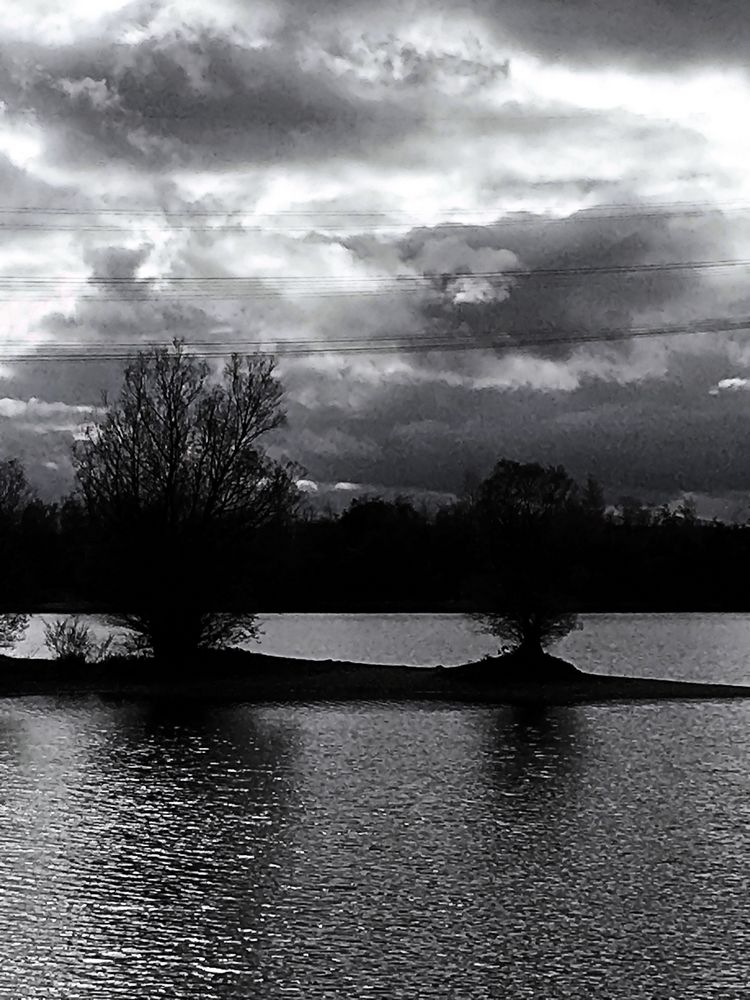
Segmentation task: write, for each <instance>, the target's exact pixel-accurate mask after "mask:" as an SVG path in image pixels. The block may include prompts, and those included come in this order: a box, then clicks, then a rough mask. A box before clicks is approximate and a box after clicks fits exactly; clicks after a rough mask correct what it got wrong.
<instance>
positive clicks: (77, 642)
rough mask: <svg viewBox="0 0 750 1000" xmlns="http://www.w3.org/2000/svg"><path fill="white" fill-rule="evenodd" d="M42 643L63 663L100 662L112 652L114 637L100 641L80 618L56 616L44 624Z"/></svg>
mask: <svg viewBox="0 0 750 1000" xmlns="http://www.w3.org/2000/svg"><path fill="white" fill-rule="evenodd" d="M44 643H45V645H46V647H47V649H48V650H49V651H50V653H52V655H53V656H54V658H55V659H56V660H61V661H62V662H64V663H101V662H102V660H106V659H107V657H108V656H110V655H111V653H112V646H113V643H114V637H113V636H111V635H110V636H108V637H107V638H106V639H104V640H103V641H102V642H97V640H96V639H95V638H94V636H93V635H92V632H91V629H90V628H89V626H88V625H85V624H84V623H83V622H82V621H81V620H80V618H78V617H77V616H73V617H71V618H58V619H57V621H54V622H48V623H47V624H46V625H45V626H44Z"/></svg>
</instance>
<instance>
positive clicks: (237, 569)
mask: <svg viewBox="0 0 750 1000" xmlns="http://www.w3.org/2000/svg"><path fill="white" fill-rule="evenodd" d="M103 402H104V413H105V416H104V417H103V419H102V420H101V422H99V423H98V424H96V425H94V426H92V427H90V428H89V429H88V431H87V432H86V436H85V439H84V440H83V441H80V442H78V443H77V445H76V446H75V448H74V464H75V470H76V476H77V481H78V490H79V493H80V495H81V498H82V500H83V502H84V504H85V507H86V510H87V512H88V516H89V518H90V521H91V524H92V527H93V528H94V529H95V530H96V531H97V532H98V536H97V537H98V539H99V542H100V544H101V543H103V544H104V547H105V549H106V551H107V553H108V558H109V559H110V560H114V561H115V564H116V565H115V566H110V569H111V570H112V573H111V574H110V579H111V580H112V579H114V580H117V581H118V585H117V586H115V587H110V589H109V595H108V600H109V601H110V603H111V602H112V601H113V600H116V601H117V602H119V605H120V606H119V607H117V608H116V610H115V612H114V614H113V615H112V617H113V618H115V619H116V620H119V622H120V623H121V624H124V625H125V626H127V627H128V628H129V629H130V630H131V631H132V632H133V633H134V634H135V636H136V645H138V646H140V648H143V649H148V650H150V651H151V652H153V653H154V654H155V655H156V656H157V657H164V656H169V657H174V656H175V655H177V654H181V653H189V652H191V651H193V650H195V649H197V648H199V647H211V646H213V647H216V646H222V645H227V644H231V643H232V642H233V641H236V640H237V639H239V638H241V637H243V636H246V635H253V634H255V616H254V614H253V611H254V610H255V608H252V607H248V604H249V603H250V602H251V601H252V596H251V595H250V594H249V593H248V592H247V589H246V588H245V589H244V590H243V587H245V585H246V581H247V580H248V578H249V577H250V576H251V575H252V574H251V573H250V572H249V567H248V566H247V564H246V562H247V560H248V559H249V558H250V555H249V553H250V552H251V548H249V546H251V544H252V539H253V538H254V537H255V535H256V534H257V532H258V531H259V530H260V529H262V528H264V527H265V526H267V525H269V524H270V523H271V522H274V521H277V520H279V519H281V518H284V517H287V516H289V515H290V513H291V512H292V511H293V510H294V507H295V504H296V499H297V490H296V486H295V483H294V475H293V474H292V470H291V469H290V467H288V466H285V465H282V464H280V463H278V462H276V461H274V460H272V459H271V458H270V457H269V456H268V455H267V454H266V452H265V451H264V449H263V447H262V446H261V444H260V439H261V438H262V437H263V436H264V435H266V434H268V433H269V432H270V431H273V430H274V429H276V428H277V427H279V426H281V425H282V424H283V423H284V420H285V415H284V410H283V407H282V388H281V385H280V384H279V382H278V380H277V378H276V377H275V375H274V362H273V360H272V359H267V358H261V357H257V356H250V357H240V356H239V355H233V356H232V357H231V359H230V360H229V361H228V362H227V364H226V365H225V367H224V369H223V371H222V372H221V374H220V375H219V376H216V375H215V374H213V373H212V371H211V368H210V366H209V365H208V364H207V363H206V362H204V361H200V360H199V359H198V358H196V357H195V356H194V355H192V354H190V353H189V352H188V351H186V350H185V348H184V345H183V344H182V343H181V342H180V341H176V342H175V343H174V345H173V346H172V347H171V348H154V349H152V350H149V351H146V352H143V353H141V354H139V355H137V357H136V358H135V359H134V360H133V361H132V362H131V363H130V364H129V365H128V367H127V368H126V370H125V374H124V379H123V383H122V387H121V390H120V394H119V397H118V398H117V399H116V400H115V401H114V402H113V403H111V404H110V402H109V400H107V399H106V398H105V399H104V401H103ZM238 588H239V589H238Z"/></svg>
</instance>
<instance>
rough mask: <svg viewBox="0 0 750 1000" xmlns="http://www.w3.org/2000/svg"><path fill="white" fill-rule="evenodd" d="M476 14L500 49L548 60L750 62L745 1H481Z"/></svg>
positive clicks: (749, 25) (662, 63) (655, 64)
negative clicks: (515, 45) (519, 49)
mask: <svg viewBox="0 0 750 1000" xmlns="http://www.w3.org/2000/svg"><path fill="white" fill-rule="evenodd" d="M474 9H475V10H477V11H478V12H479V13H480V14H481V15H482V16H483V17H484V18H485V21H486V23H487V24H488V26H490V27H491V28H492V29H493V30H494V33H495V37H496V39H497V40H498V41H500V42H503V43H505V44H508V42H509V41H510V40H513V41H517V42H519V43H520V44H521V45H522V46H523V47H524V48H526V49H528V50H529V51H531V52H533V53H537V54H539V55H541V56H544V57H545V58H550V59H565V60H577V61H581V62H586V63H590V64H602V63H606V64H611V63H612V62H613V61H619V62H622V63H629V64H633V63H636V64H637V63H648V64H649V65H650V66H651V67H653V68H655V69H663V68H665V66H666V64H669V65H672V66H673V65H675V64H680V63H689V62H698V63H705V62H709V63H715V64H718V65H725V64H726V62H727V60H730V61H732V62H734V63H735V64H736V65H739V66H742V67H743V68H744V67H745V65H746V63H747V58H748V54H750V20H748V17H747V5H746V4H745V2H744V0H709V2H700V0H606V2H602V0H564V2H563V0H478V2H477V3H476V4H475V5H474Z"/></svg>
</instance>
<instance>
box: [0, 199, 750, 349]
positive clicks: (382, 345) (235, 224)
mask: <svg viewBox="0 0 750 1000" xmlns="http://www.w3.org/2000/svg"><path fill="white" fill-rule="evenodd" d="M748 212H750V205H738V204H732V205H717V204H708V203H697V202H692V203H687V202H680V203H659V204H649V205H648V206H645V207H642V208H640V209H634V208H633V207H632V206H625V205H610V206H602V207H600V208H598V209H593V210H589V211H586V212H579V213H577V214H576V216H575V219H576V222H586V221H596V222H602V221H612V222H613V223H615V222H617V221H633V220H640V219H664V220H670V219H674V218H679V219H691V218H708V217H709V216H716V217H719V216H722V217H723V216H726V215H729V214H734V213H748ZM456 214H458V215H459V216H460V221H458V222H456V221H451V216H452V215H456ZM488 218H489V213H488V212H487V211H481V212H480V211H475V212H472V211H467V210H453V211H452V212H451V211H449V212H447V213H446V214H445V215H444V216H443V221H441V222H440V223H439V224H438V225H437V226H431V227H430V229H431V230H434V229H437V230H438V231H440V232H441V233H446V232H450V231H452V230H456V231H457V232H462V233H467V232H471V231H475V230H477V229H478V228H485V227H490V228H491V229H492V230H493V232H495V233H497V234H500V233H502V232H503V231H507V232H508V233H512V232H513V231H514V230H516V231H517V230H518V229H519V227H525V226H529V225H533V226H536V227H540V228H542V229H543V228H544V227H545V226H548V225H555V224H560V223H565V222H569V221H570V219H569V218H556V217H549V218H548V217H542V218H540V217H539V216H534V215H529V214H525V213H513V214H511V215H505V216H503V217H501V218H498V219H494V220H491V221H487V220H488ZM472 219H475V220H476V221H472ZM154 229H157V230H160V231H168V232H182V231H189V232H201V233H204V232H205V233H208V232H210V233H216V234H222V233H226V232H243V233H270V234H273V233H288V234H292V235H304V234H308V233H316V232H319V231H322V232H335V233H337V234H339V235H341V234H346V233H351V234H357V233H359V234H362V233H369V234H377V235H380V234H383V235H393V234H395V233H399V232H404V233H407V232H418V231H419V230H420V229H422V230H427V227H426V226H424V225H423V224H420V222H419V221H418V220H416V219H414V218H409V217H408V216H406V215H405V214H400V213H387V214H386V213H381V212H377V211H373V212H366V211H362V212H337V211H330V212H329V211H325V210H319V211H315V212H312V211H301V212H275V213H267V214H260V213H256V212H251V213H247V214H244V213H233V214H226V213H222V212H218V211H216V212H212V211H204V210H201V211H194V210H191V211H185V210H182V211H177V212H170V211H167V210H163V209H160V210H158V211H157V210H155V209H132V208H103V209H96V210H91V211H86V210H82V209H72V208H49V207H47V208H42V207H36V206H18V207H14V208H7V207H6V208H0V234H2V232H3V231H8V232H13V233H24V232H28V233H29V234H31V233H35V232H36V233H39V232H45V233H47V232H49V233H53V232H75V233H89V232H106V233H112V234H117V233H120V234H123V233H127V234H129V235H132V233H133V232H134V231H135V232H137V231H139V230H141V231H143V232H144V233H147V232H148V231H149V230H151V231H153V230H154ZM749 267H750V259H741V258H740V259H736V258H727V259H711V260H672V261H656V262H651V263H640V264H573V265H570V266H559V267H536V268H533V267H532V268H504V269H502V270H496V271H483V272H472V273H461V272H454V271H451V272H445V273H408V272H404V273H397V274H375V275H363V276H325V275H302V274H299V275H296V274H275V275H269V274H260V275H236V274H231V275H227V274H222V275H213V276H207V275H202V276H194V277H191V276H179V277H178V276H165V277H146V278H137V277H116V276H96V275H95V276H71V275H64V274H61V275H51V274H18V275H2V276H0V302H5V303H22V302H48V301H53V300H56V299H67V300H73V301H75V302H79V301H84V302H85V301H93V302H118V303H128V304H132V305H133V307H134V308H135V307H136V305H137V304H138V303H146V304H148V303H150V304H161V303H165V302H183V301H188V302H195V303H202V302H207V301H223V302H236V301H242V300H255V299H264V298H274V299H279V298H281V299H283V298H284V297H287V296H288V297H290V298H291V299H293V300H296V299H299V298H312V299H330V298H349V299H351V298H357V299H359V298H373V297H377V296H392V295H396V294H398V295H403V294H404V293H406V294H409V293H413V294H416V293H420V292H424V291H430V290H432V291H436V290H439V289H441V288H442V289H448V288H449V287H450V285H451V283H453V282H456V281H467V280H473V281H480V282H482V283H485V284H488V285H490V286H493V285H495V286H497V287H498V288H499V287H502V286H503V284H504V283H506V284H507V283H508V282H509V281H513V282H517V281H524V280H528V279H531V278H533V279H540V280H541V281H542V282H547V281H559V280H563V281H564V280H565V279H566V278H570V277H576V278H580V277H590V278H591V279H592V280H595V279H596V278H598V277H601V276H648V275H650V274H664V273H668V272H700V271H731V270H736V269H743V268H749ZM747 330H750V316H739V317H736V316H735V317H715V316H714V317H704V318H701V319H697V320H695V321H693V322H690V323H687V324H686V323H681V324H663V325H659V326H653V327H633V326H628V327H626V328H622V329H597V330H595V331H593V332H592V331H586V332H584V333H580V334H573V333H567V332H565V333H555V332H554V331H553V332H549V331H548V330H544V331H536V330H533V329H529V330H527V331H524V332H523V334H519V333H518V332H514V334H513V335H512V336H511V335H509V334H508V333H505V332H503V331H501V330H498V331H494V332H492V333H484V332H481V333H480V332H476V333H472V334H470V335H464V334H459V333H456V332H452V331H450V330H448V331H445V332H438V333H436V332H434V331H432V332H431V331H430V330H429V329H428V330H425V331H423V332H421V333H415V334H411V335H404V334H400V335H393V336H388V334H387V333H384V334H382V335H379V336H378V337H377V338H373V337H362V336H360V337H356V336H342V337H336V338H328V339H325V340H310V339H309V338H308V339H300V340H293V339H283V340H280V341H274V342H270V341H259V340H257V339H252V340H250V339H242V338H241V337H236V336H234V335H233V336H232V337H231V338H229V339H226V334H225V335H224V336H225V339H223V340H222V339H221V338H220V337H216V338H213V339H206V340H190V341H189V343H188V345H187V346H188V347H189V349H190V350H191V353H194V354H196V355H198V356H201V357H206V358H219V357H226V356H229V355H230V354H232V353H236V352H239V353H253V354H262V355H276V356H280V355H311V354H322V353H347V354H354V353H367V354H378V353H396V352H398V353H402V352H403V353H420V352H450V351H471V350H495V351H504V350H506V351H507V350H515V351H519V350H524V349H526V348H529V349H533V348H539V347H545V346H551V345H563V344H584V343H606V342H610V341H611V342H618V341H623V340H631V339H635V338H642V337H666V336H677V335H686V334H720V333H733V332H743V331H747ZM174 333H175V334H177V335H179V331H174ZM170 340H171V337H170V336H169V335H167V334H165V337H164V339H163V340H160V341H158V342H155V341H152V342H148V341H145V340H138V341H135V340H133V341H116V340H113V341H101V340H100V341H96V342H93V341H83V340H70V341H63V340H61V339H58V340H55V341H54V342H49V343H43V344H42V343H40V344H37V345H36V346H35V347H33V348H30V347H29V346H28V342H26V344H24V343H23V342H21V341H14V340H13V339H11V338H8V337H3V336H2V333H1V332H0V361H12V362H19V361H37V362H41V361H44V362H48V361H80V362H86V361H111V360H120V359H124V358H127V357H129V356H131V355H132V354H134V353H135V352H137V351H140V350H144V349H146V348H149V347H154V346H166V345H167V344H168V343H169V342H170Z"/></svg>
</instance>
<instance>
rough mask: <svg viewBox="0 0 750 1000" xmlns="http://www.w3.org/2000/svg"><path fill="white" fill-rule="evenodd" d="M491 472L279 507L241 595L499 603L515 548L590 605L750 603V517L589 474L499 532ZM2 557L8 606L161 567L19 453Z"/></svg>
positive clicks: (102, 596)
mask: <svg viewBox="0 0 750 1000" xmlns="http://www.w3.org/2000/svg"><path fill="white" fill-rule="evenodd" d="M497 470H500V472H499V474H498V472H497ZM497 470H496V472H495V473H494V475H495V476H496V477H497V476H498V475H499V476H500V477H505V478H506V479H507V478H508V477H509V476H512V475H513V474H515V475H516V476H521V477H523V475H528V474H529V473H534V474H535V475H536V476H537V477H538V478H546V479H549V478H550V477H553V476H554V475H558V476H560V477H563V478H564V480H566V481H567V482H568V483H572V480H568V477H566V475H565V473H564V471H563V470H553V469H542V468H541V467H539V466H534V465H516V464H515V463H510V462H502V461H501V462H500V463H499V464H498V467H497ZM491 480H492V476H490V477H488V479H487V480H485V483H484V484H482V486H480V487H479V488H478V490H477V491H476V493H475V494H474V495H472V496H470V497H466V498H464V499H462V500H460V501H458V502H456V503H455V504H453V505H451V506H447V507H445V508H443V509H441V510H439V511H437V512H434V511H433V512H428V511H426V510H424V509H421V508H420V507H418V506H415V505H414V504H413V503H411V502H410V501H408V500H407V499H396V500H385V499H382V498H378V497H368V498H364V499H355V500H353V501H352V503H351V504H350V506H349V507H348V508H347V509H346V510H345V511H344V512H343V513H341V514H339V515H333V514H321V513H313V512H312V511H310V510H306V509H305V508H304V506H302V508H301V509H298V510H297V511H296V512H295V513H294V514H293V515H292V516H286V517H284V518H283V519H281V520H271V521H270V523H266V524H263V525H261V526H260V527H259V528H257V530H256V531H255V532H254V533H253V537H252V539H251V540H250V541H249V542H246V543H245V544H244V546H243V547H242V549H241V551H240V550H236V549H235V550H234V551H233V554H232V556H231V559H232V563H233V573H232V576H233V590H234V593H235V594H236V595H237V600H238V602H239V603H242V602H243V600H247V601H248V602H249V603H250V605H251V606H252V607H253V609H255V610H258V609H259V610H263V611H360V610H361V611H417V610H424V611H440V610H445V611H449V610H457V611H458V610H461V611H463V610H465V611H472V610H475V609H477V608H482V607H485V606H487V605H488V603H491V601H492V600H493V598H494V594H495V588H496V582H497V576H498V569H500V570H502V564H503V561H505V562H506V563H507V566H508V567H509V568H510V573H511V582H510V584H509V585H510V586H512V585H513V582H514V581H513V577H515V582H516V583H519V575H521V576H522V575H523V573H524V572H528V573H530V574H532V575H533V577H534V579H535V581H536V582H537V584H538V582H539V581H549V583H550V585H551V586H552V587H553V589H554V591H555V593H556V594H557V595H558V596H559V595H564V600H565V604H566V605H569V606H570V607H571V608H572V609H574V610H577V611H631V610H632V611H636V610H637V611H668V610H685V611H689V610H715V611H729V610H737V611H740V610H748V607H750V600H749V599H748V598H749V595H748V589H747V587H746V582H745V570H744V567H745V565H746V563H747V559H748V556H750V527H748V526H746V525H729V524H725V523H722V522H719V521H713V522H705V521H701V520H698V519H697V518H696V517H695V515H694V513H693V512H692V510H691V509H690V507H689V505H686V506H684V507H683V508H682V509H678V510H676V511H674V510H669V509H667V508H661V509H649V508H646V507H643V506H639V505H638V504H637V503H635V502H632V501H631V502H628V503H625V504H624V505H621V506H619V507H618V509H617V510H616V511H615V512H612V511H609V512H606V511H605V509H604V503H603V500H602V499H601V491H600V490H599V488H598V487H597V485H596V484H595V483H594V482H591V481H589V483H587V484H586V486H584V487H582V488H579V489H576V490H573V494H572V496H571V497H570V498H569V499H570V502H569V503H566V504H565V506H564V508H563V509H561V508H560V507H559V506H556V505H555V504H554V503H552V504H551V505H550V509H549V510H548V511H547V513H546V520H545V522H544V524H540V523H539V521H538V520H536V521H535V522H534V523H533V524H532V525H531V526H530V528H529V529H528V530H527V531H524V530H523V529H522V527H518V526H516V527H515V528H513V529H509V528H508V527H507V526H506V528H505V537H504V538H499V539H498V540H497V543H496V544H494V543H493V544H490V534H491V532H492V530H493V529H492V527H491V526H488V524H487V517H486V507H487V502H486V501H487V498H486V497H485V498H484V505H483V498H482V489H483V487H485V488H486V486H487V483H489V482H490V481H491ZM514 537H515V539H516V540H517V541H519V543H520V544H521V546H522V551H520V552H517V553H516V552H513V551H512V547H513V540H514ZM172 558H173V560H174V559H178V558H179V559H181V560H183V561H184V567H183V572H184V573H185V574H188V575H190V576H191V577H195V576H196V575H198V574H200V573H201V572H204V571H205V569H204V568H202V566H201V558H200V554H199V553H198V552H196V551H194V550H191V549H189V548H188V549H186V550H184V551H182V552H179V553H178V552H176V553H174V554H173V556H172ZM0 560H1V562H2V580H1V582H0V605H1V606H2V610H22V611H32V610H35V609H42V608H45V607H53V606H55V607H60V608H61V609H62V608H64V609H66V610H81V609H86V608H91V609H99V608H102V607H104V606H107V607H109V606H111V604H112V601H113V596H112V595H113V594H117V593H119V592H123V593H127V591H128V587H132V586H134V585H136V584H134V582H133V581H134V580H141V581H142V580H143V579H144V576H145V575H147V574H151V575H153V573H154V567H147V566H144V565H143V564H142V561H141V560H142V556H140V557H139V556H137V555H136V553H134V552H132V551H128V547H127V544H122V545H120V546H119V549H118V550H117V551H113V548H112V545H111V544H109V543H105V541H104V540H103V539H102V537H101V534H100V532H99V531H98V530H97V528H96V527H95V526H93V525H92V524H91V523H90V519H89V516H88V513H87V510H86V507H85V505H84V504H83V503H82V501H81V499H80V498H79V497H76V496H71V497H69V498H67V499H64V500H62V501H60V502H58V503H44V502H42V501H41V500H39V499H38V498H36V497H34V495H33V493H32V492H31V490H30V489H29V488H28V486H27V484H26V480H25V476H24V473H23V469H22V467H21V465H20V464H19V463H18V462H17V461H14V460H11V461H7V460H6V461H0ZM228 560H229V556H228V555H227V554H225V555H224V557H223V562H224V564H225V565H227V564H228ZM498 563H499V564H500V566H499V567H498ZM519 566H520V567H523V569H521V570H519ZM206 572H207V571H206Z"/></svg>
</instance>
